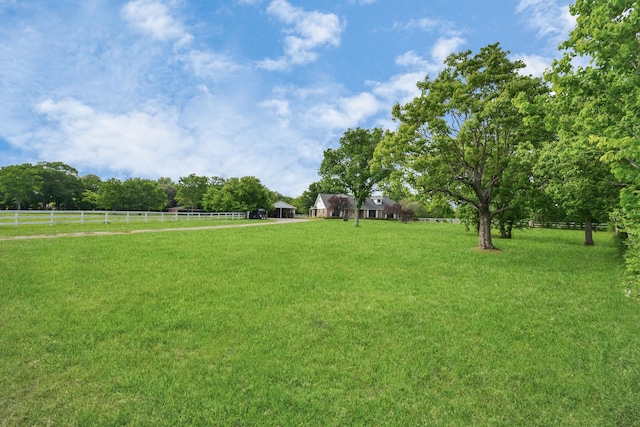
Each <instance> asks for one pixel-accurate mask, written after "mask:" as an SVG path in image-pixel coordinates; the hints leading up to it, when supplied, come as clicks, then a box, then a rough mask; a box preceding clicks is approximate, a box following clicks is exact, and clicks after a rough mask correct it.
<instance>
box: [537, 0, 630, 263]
mask: <svg viewBox="0 0 640 427" xmlns="http://www.w3.org/2000/svg"><path fill="white" fill-rule="evenodd" d="M570 11H571V13H572V14H573V15H574V16H576V18H577V25H576V27H575V28H574V30H573V31H572V32H571V33H570V36H569V39H568V40H567V41H565V42H564V43H563V44H562V45H561V48H562V49H563V51H564V56H563V58H562V59H560V60H558V61H556V62H555V63H554V64H553V69H552V70H551V72H550V73H548V74H547V78H548V79H549V80H550V81H551V82H552V84H553V91H554V92H555V93H556V97H557V98H558V99H564V100H566V101H565V102H567V103H569V105H570V107H571V108H569V109H566V110H565V113H564V114H562V113H561V112H559V115H560V117H559V120H560V121H561V124H567V123H569V124H571V130H572V131H573V132H574V133H575V134H576V135H577V136H579V138H581V143H583V144H589V145H591V147H590V150H591V151H596V150H602V152H603V153H604V154H603V155H602V157H601V160H603V161H604V162H606V163H607V165H609V167H610V168H611V172H612V173H613V174H614V175H615V177H616V179H617V180H618V181H619V182H620V183H621V184H622V190H621V194H620V204H621V209H620V211H619V213H618V215H617V217H618V219H619V220H620V222H619V224H618V225H619V226H622V227H624V229H625V231H626V232H627V233H629V235H630V237H631V238H630V239H629V242H630V243H631V248H630V249H631V250H630V251H629V252H628V256H627V263H628V264H627V265H628V268H629V269H630V270H631V271H632V272H633V273H634V274H636V275H637V274H640V245H638V243H637V242H638V241H640V240H639V238H640V207H639V206H640V166H639V165H640V114H638V111H640V36H639V35H638V28H640V10H639V8H638V3H637V1H633V0H618V1H597V0H577V1H576V2H575V3H574V4H573V5H571V6H570Z"/></svg>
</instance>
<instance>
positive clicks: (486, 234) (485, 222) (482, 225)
mask: <svg viewBox="0 0 640 427" xmlns="http://www.w3.org/2000/svg"><path fill="white" fill-rule="evenodd" d="M478 220H479V222H478V226H479V227H478V232H479V233H478V235H479V237H480V241H479V243H478V247H479V248H480V249H495V247H494V246H493V243H492V242H491V215H490V214H489V212H478Z"/></svg>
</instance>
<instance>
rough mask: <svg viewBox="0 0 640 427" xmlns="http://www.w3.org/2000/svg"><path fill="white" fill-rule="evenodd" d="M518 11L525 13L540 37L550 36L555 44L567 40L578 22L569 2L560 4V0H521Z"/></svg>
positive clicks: (526, 18) (528, 22) (527, 20)
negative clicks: (571, 12)
mask: <svg viewBox="0 0 640 427" xmlns="http://www.w3.org/2000/svg"><path fill="white" fill-rule="evenodd" d="M516 12H517V13H521V14H523V15H525V20H526V22H527V25H528V26H529V27H530V28H532V29H534V30H536V31H537V33H538V37H539V38H543V37H550V38H551V42H552V43H554V44H557V43H559V42H560V41H561V40H565V39H566V38H567V37H568V35H569V32H570V31H571V30H572V29H573V28H574V27H575V24H576V21H575V17H573V16H571V14H570V13H569V5H568V3H564V4H562V5H560V4H558V0H520V3H518V5H517V6H516Z"/></svg>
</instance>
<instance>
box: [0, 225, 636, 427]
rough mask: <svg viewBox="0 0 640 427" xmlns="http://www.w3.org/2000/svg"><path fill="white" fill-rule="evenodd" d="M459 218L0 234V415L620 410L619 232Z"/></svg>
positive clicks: (19, 421)
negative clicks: (484, 244) (506, 237)
mask: <svg viewBox="0 0 640 427" xmlns="http://www.w3.org/2000/svg"><path fill="white" fill-rule="evenodd" d="M582 241H583V235H582V233H581V232H580V231H570V230H543V229H534V230H524V231H517V232H516V233H515V238H514V239H513V240H510V241H502V240H498V239H496V240H495V243H496V245H497V246H499V247H500V248H501V249H502V251H500V252H482V251H478V250H477V249H475V246H476V244H477V236H476V235H475V234H474V233H472V232H469V231H465V228H464V226H461V225H453V224H427V223H411V224H401V223H396V222H382V221H379V222H377V221H364V222H363V223H362V226H361V227H360V228H358V229H356V228H355V227H353V222H348V223H344V222H342V221H311V222H305V223H296V224H287V225H280V226H266V227H251V228H234V229H220V230H203V231H185V232H180V231H177V232H172V233H149V234H135V235H134V234H132V235H117V236H88V237H82V238H58V239H34V240H21V241H0V268H1V271H2V275H1V276H0V325H1V327H0V425H29V426H38V425H149V426H152V425H153V426H155V425H278V426H282V425H319V426H320V425H322V426H327V425H336V426H338V425H470V424H473V425H487V424H491V425H637V423H638V420H640V404H639V403H638V402H640V351H639V349H640V328H638V325H640V306H639V304H640V302H639V301H638V300H637V299H636V298H633V297H628V296H626V294H625V288H624V285H623V284H622V266H621V261H620V259H619V254H618V252H617V249H616V246H615V245H614V243H613V240H612V239H611V238H610V236H609V235H608V234H606V233H598V234H597V235H596V243H597V246H595V247H584V246H583V245H582Z"/></svg>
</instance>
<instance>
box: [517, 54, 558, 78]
mask: <svg viewBox="0 0 640 427" xmlns="http://www.w3.org/2000/svg"><path fill="white" fill-rule="evenodd" d="M512 56H513V59H516V60H520V61H522V62H524V63H525V64H526V67H525V68H522V69H521V70H520V74H522V75H524V76H528V75H531V76H533V77H542V75H543V73H544V71H545V70H546V69H547V68H549V67H550V66H551V63H552V62H553V58H549V57H546V56H542V55H528V54H517V55H512Z"/></svg>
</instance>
